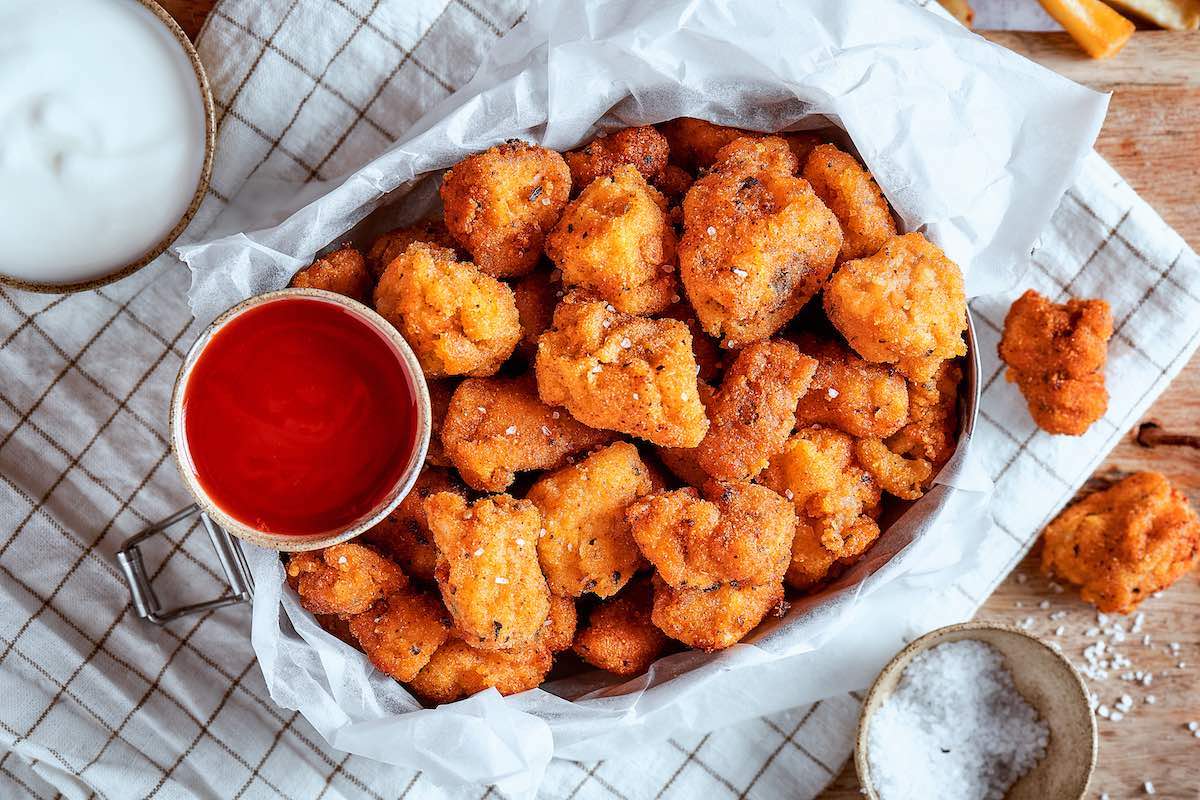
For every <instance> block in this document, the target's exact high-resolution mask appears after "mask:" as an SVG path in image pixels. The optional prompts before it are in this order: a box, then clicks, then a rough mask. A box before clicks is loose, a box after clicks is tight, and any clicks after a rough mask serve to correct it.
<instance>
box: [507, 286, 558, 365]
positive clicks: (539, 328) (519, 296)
mask: <svg viewBox="0 0 1200 800" xmlns="http://www.w3.org/2000/svg"><path fill="white" fill-rule="evenodd" d="M557 274H559V273H558V272H557V271H551V270H550V269H536V270H534V271H533V272H531V273H529V274H528V275H526V276H525V277H524V278H521V279H520V280H518V281H516V282H515V283H514V284H513V296H514V298H515V299H516V302H517V317H518V319H519V320H520V322H521V341H520V342H518V343H517V352H518V353H520V354H521V355H522V356H524V357H525V358H529V359H532V358H533V357H534V355H535V354H536V353H537V343H538V338H539V337H540V336H541V335H542V334H543V333H545V332H546V330H547V329H548V328H549V327H550V323H551V321H552V320H553V319H554V307H555V306H556V305H558V301H559V299H560V298H561V297H562V296H563V289H562V282H561V281H560V280H559V279H557V278H555V277H554V276H555V275H557Z"/></svg>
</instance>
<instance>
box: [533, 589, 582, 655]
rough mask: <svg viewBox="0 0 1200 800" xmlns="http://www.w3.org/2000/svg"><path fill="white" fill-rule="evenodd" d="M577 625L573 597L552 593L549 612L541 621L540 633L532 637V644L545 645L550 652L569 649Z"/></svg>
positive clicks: (576, 612) (577, 614)
mask: <svg viewBox="0 0 1200 800" xmlns="http://www.w3.org/2000/svg"><path fill="white" fill-rule="evenodd" d="M578 626H579V613H578V611H577V610H576V608H575V600H574V598H571V597H563V596H561V595H557V594H552V595H550V613H549V615H547V617H546V621H545V622H543V623H542V630H541V633H539V634H538V636H537V638H536V639H534V645H535V646H541V647H545V648H546V649H547V650H549V651H550V652H551V653H561V652H563V651H564V650H570V649H571V643H572V642H574V641H575V629H576V628H577V627H578Z"/></svg>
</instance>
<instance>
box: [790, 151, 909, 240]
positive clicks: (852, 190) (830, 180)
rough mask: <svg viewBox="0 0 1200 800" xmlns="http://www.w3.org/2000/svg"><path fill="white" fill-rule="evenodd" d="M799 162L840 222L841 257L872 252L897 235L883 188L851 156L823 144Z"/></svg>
mask: <svg viewBox="0 0 1200 800" xmlns="http://www.w3.org/2000/svg"><path fill="white" fill-rule="evenodd" d="M801 163H803V164H804V171H803V172H802V173H801V175H802V176H803V177H804V179H805V180H806V181H808V182H809V184H810V185H811V186H812V189H813V191H814V192H816V193H817V197H819V198H821V201H822V202H824V203H825V205H827V206H829V210H830V211H832V212H833V214H834V216H836V217H837V218H838V223H839V224H840V225H841V226H842V252H841V260H842V261H850V260H853V259H856V258H866V257H867V256H873V255H875V254H876V253H878V252H879V248H881V247H883V245H884V243H885V242H887V240H888V239H890V238H892V237H893V236H895V235H896V221H895V220H894V219H892V210H891V208H890V207H889V206H888V204H887V200H884V199H883V192H881V191H879V186H878V184H876V183H875V179H874V178H872V177H871V173H869V172H867V171H866V170H865V169H863V168H862V167H861V166H860V165H859V163H858V160H857V159H855V158H854V156H852V155H850V154H849V153H846V152H843V151H842V150H839V149H838V148H837V147H836V146H835V145H832V144H822V145H818V146H817V147H815V148H813V150H812V151H811V152H810V153H809V155H808V159H807V160H806V161H803V162H801Z"/></svg>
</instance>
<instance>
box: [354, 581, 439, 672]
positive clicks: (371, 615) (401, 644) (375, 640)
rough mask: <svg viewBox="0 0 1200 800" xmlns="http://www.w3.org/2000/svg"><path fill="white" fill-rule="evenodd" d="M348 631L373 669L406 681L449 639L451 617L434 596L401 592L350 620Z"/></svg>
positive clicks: (425, 593)
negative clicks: (372, 665)
mask: <svg viewBox="0 0 1200 800" xmlns="http://www.w3.org/2000/svg"><path fill="white" fill-rule="evenodd" d="M350 632H351V633H352V634H353V635H354V638H355V639H356V640H358V643H359V644H360V645H361V646H362V649H363V652H364V653H366V654H367V658H369V659H370V660H371V663H372V664H374V665H375V668H376V669H378V670H379V671H380V672H384V673H387V674H388V675H390V676H392V677H393V678H395V679H396V680H398V681H402V682H407V681H411V680H412V679H413V678H414V677H416V675H417V673H418V672H420V671H421V669H422V668H423V667H424V666H425V665H426V664H428V663H429V659H430V658H431V657H432V656H433V654H434V651H436V650H437V649H438V648H439V647H441V646H442V645H443V644H444V643H445V641H446V639H447V638H448V637H449V635H450V615H449V614H447V613H446V608H445V606H443V605H442V601H441V600H440V599H438V597H437V595H435V594H432V593H430V592H426V591H423V590H419V589H411V588H410V589H401V590H400V591H398V592H393V593H391V594H389V595H388V596H387V597H385V598H384V599H382V600H380V601H379V602H378V603H376V604H375V605H374V606H372V607H371V608H370V609H368V610H367V611H365V612H363V613H362V614H356V615H355V616H353V617H351V618H350Z"/></svg>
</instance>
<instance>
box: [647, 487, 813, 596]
mask: <svg viewBox="0 0 1200 800" xmlns="http://www.w3.org/2000/svg"><path fill="white" fill-rule="evenodd" d="M703 493H704V494H703V497H701V493H700V491H698V490H697V489H695V488H693V487H691V486H687V487H684V488H682V489H676V490H674V491H670V492H656V493H654V494H651V495H648V496H646V497H643V498H642V499H641V500H638V501H637V502H635V503H633V504H632V505H631V506H629V509H628V510H627V511H626V512H625V517H626V519H627V520H628V521H629V525H630V528H631V529H632V531H633V539H634V541H635V542H637V544H638V547H639V548H641V551H642V555H644V556H645V557H646V558H647V559H648V560H649V561H650V563H652V564H653V565H654V567H655V568H656V569H657V570H658V575H659V576H660V577H661V578H662V580H664V581H666V583H667V584H669V585H670V586H673V587H675V588H678V589H688V588H695V589H709V588H712V587H713V586H717V585H719V584H722V583H727V582H734V583H737V584H763V583H770V582H771V581H772V580H774V579H775V578H776V577H779V578H782V576H783V573H784V570H785V569H786V567H787V561H788V553H789V552H790V547H791V543H792V537H793V536H794V535H795V532H796V515H795V514H794V513H793V511H792V505H791V503H789V502H788V501H787V500H785V499H784V498H782V497H780V496H779V495H777V494H776V493H775V492H773V491H771V490H770V489H768V488H766V487H764V486H757V485H755V484H752V483H745V482H732V481H718V480H711V481H708V482H707V483H705V484H704V487H703Z"/></svg>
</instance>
